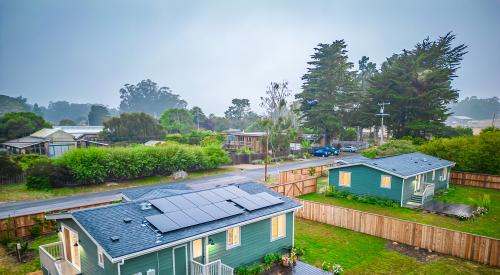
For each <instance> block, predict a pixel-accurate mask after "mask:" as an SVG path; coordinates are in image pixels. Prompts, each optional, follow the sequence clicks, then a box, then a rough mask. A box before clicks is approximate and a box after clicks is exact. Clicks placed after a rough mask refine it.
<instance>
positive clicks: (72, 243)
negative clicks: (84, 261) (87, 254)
mask: <svg viewBox="0 0 500 275" xmlns="http://www.w3.org/2000/svg"><path fill="white" fill-rule="evenodd" d="M62 231H63V247H64V257H65V259H66V260H67V261H68V262H70V263H71V264H72V265H73V266H74V267H76V268H77V269H78V270H80V247H79V244H78V233H76V232H75V231H73V230H71V229H69V228H67V227H65V226H63V227H62Z"/></svg>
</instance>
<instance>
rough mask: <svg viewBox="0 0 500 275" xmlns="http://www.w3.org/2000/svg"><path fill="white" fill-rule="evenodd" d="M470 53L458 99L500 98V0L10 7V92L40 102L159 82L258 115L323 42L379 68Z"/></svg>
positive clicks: (2, 82) (3, 29)
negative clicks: (452, 50) (429, 48)
mask: <svg viewBox="0 0 500 275" xmlns="http://www.w3.org/2000/svg"><path fill="white" fill-rule="evenodd" d="M448 31H453V32H454V33H455V34H456V35H457V42H460V43H465V44H467V45H468V46H469V49H468V50H469V53H468V54H467V55H466V56H465V60H464V62H463V64H462V69H460V70H459V72H458V74H459V78H458V79H456V80H455V81H454V84H453V85H454V86H455V87H456V88H458V89H460V90H461V92H460V96H461V97H462V98H463V97H466V96H472V95H476V96H479V97H491V96H500V88H499V87H500V69H499V65H498V64H500V1H499V0H496V1H495V0H492V1H472V0H471V1H457V0H452V1H435V0H431V1H423V0H413V1H400V0H399V1H305V0H304V1H268V0H263V1H256V0H253V1H233V0H231V1H229V0H227V1H165V0H162V1H139V0H137V1H124V0H119V1H109V0H106V1H102V0H70V1H63V0H60V1H54V0H33V1H24V0H0V94H6V95H9V96H19V95H22V96H24V97H27V98H28V100H29V102H30V103H35V102H37V103H39V104H42V105H46V104H47V103H48V102H49V101H56V100H67V101H70V102H82V103H83V102H91V103H102V104H106V105H108V106H110V107H116V106H118V104H119V102H120V98H119V94H118V90H119V89H120V88H121V87H122V86H123V85H124V84H126V83H130V84H136V83H137V82H139V81H140V80H142V79H147V78H149V79H152V80H153V81H155V82H157V83H158V84H160V85H162V86H168V87H170V88H171V89H172V90H173V92H174V93H177V94H180V95H181V97H182V98H184V99H185V100H187V102H188V103H189V106H200V107H202V109H203V110H204V111H205V113H207V114H208V113H216V114H222V113H223V112H224V110H225V109H226V108H227V106H228V105H229V104H230V102H231V99H232V98H249V99H250V100H251V103H252V107H254V108H255V109H257V107H258V103H259V97H260V96H261V95H263V93H264V91H265V89H266V86H267V84H268V83H269V82H270V81H281V80H287V81H289V82H290V84H291V88H292V90H293V92H294V93H297V92H299V91H300V87H301V84H302V82H301V77H302V75H303V74H304V72H306V68H307V65H306V62H307V61H308V60H309V56H310V55H311V54H312V53H313V48H314V47H315V45H316V44H318V43H331V42H332V41H334V40H337V39H345V41H346V42H347V44H348V50H349V57H350V59H351V61H353V62H355V63H356V64H357V60H358V59H359V58H360V57H361V56H363V55H367V56H369V57H370V59H371V60H372V61H374V62H376V63H377V64H378V65H380V64H381V63H382V62H383V61H384V60H385V58H386V57H388V56H390V55H391V54H392V53H398V52H400V51H401V50H402V49H405V48H407V49H409V48H411V47H412V46H413V45H414V44H416V43H417V42H419V41H421V40H422V39H424V38H425V37H427V36H430V37H431V38H432V39H435V38H437V37H438V36H439V35H444V34H446V33H447V32H448Z"/></svg>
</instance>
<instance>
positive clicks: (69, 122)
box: [59, 119, 76, 126]
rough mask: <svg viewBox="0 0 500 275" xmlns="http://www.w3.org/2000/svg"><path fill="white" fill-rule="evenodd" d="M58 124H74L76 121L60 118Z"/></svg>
mask: <svg viewBox="0 0 500 275" xmlns="http://www.w3.org/2000/svg"><path fill="white" fill-rule="evenodd" d="M59 126H76V122H74V121H73V120H71V119H61V121H59Z"/></svg>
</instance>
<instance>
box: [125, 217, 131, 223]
mask: <svg viewBox="0 0 500 275" xmlns="http://www.w3.org/2000/svg"><path fill="white" fill-rule="evenodd" d="M131 221H132V219H131V218H124V219H123V222H124V223H130V222H131Z"/></svg>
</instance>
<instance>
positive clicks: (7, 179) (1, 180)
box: [0, 173, 26, 184]
mask: <svg viewBox="0 0 500 275" xmlns="http://www.w3.org/2000/svg"><path fill="white" fill-rule="evenodd" d="M25 177H26V175H25V174H24V173H22V174H19V175H16V176H9V177H7V176H2V175H0V184H9V183H19V182H23V181H24V180H25Z"/></svg>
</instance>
